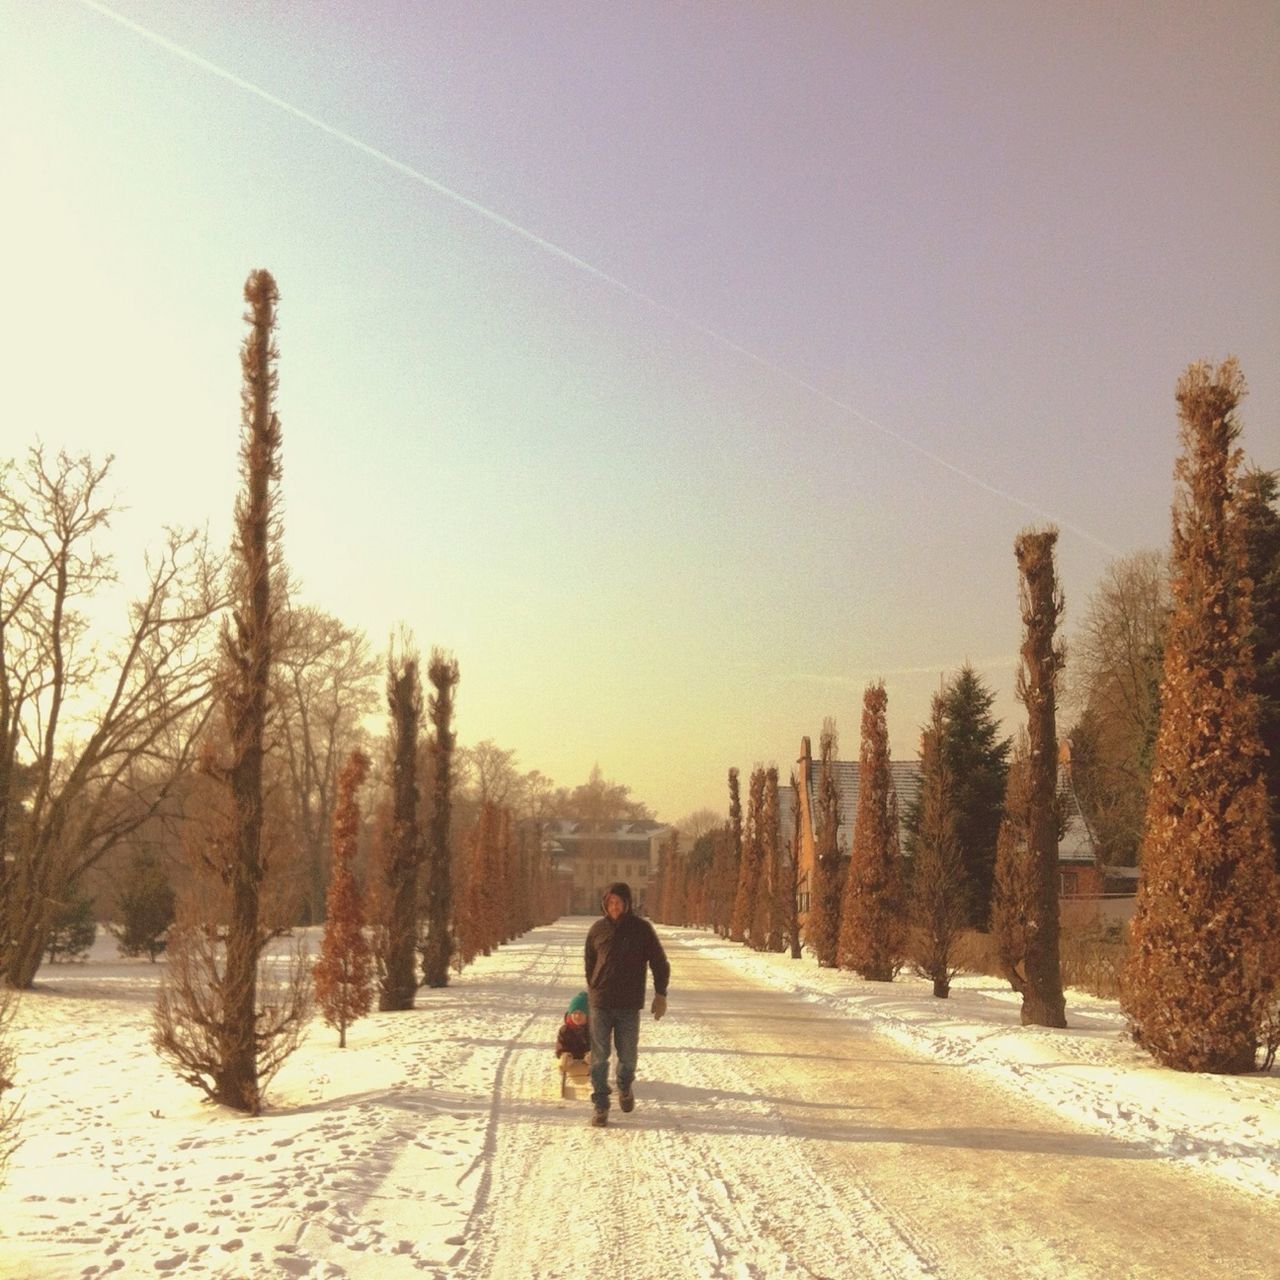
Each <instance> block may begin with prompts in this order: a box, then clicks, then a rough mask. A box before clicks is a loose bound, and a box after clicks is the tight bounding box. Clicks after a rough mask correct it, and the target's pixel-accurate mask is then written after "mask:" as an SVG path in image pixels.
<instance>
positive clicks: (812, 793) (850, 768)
mask: <svg viewBox="0 0 1280 1280" xmlns="http://www.w3.org/2000/svg"><path fill="white" fill-rule="evenodd" d="M831 771H832V774H833V776H834V777H835V780H836V791H837V792H838V793H839V796H840V830H839V833H838V836H837V839H838V841H839V844H840V850H841V852H842V853H848V852H849V850H850V849H852V848H853V824H854V819H855V818H856V817H857V813H858V796H859V794H860V790H861V786H860V780H861V772H862V766H861V765H860V763H859V762H858V761H857V760H833V761H832V762H831ZM821 778H822V765H821V763H820V762H819V761H817V760H815V761H814V762H813V767H812V768H811V769H810V770H809V811H810V812H811V813H812V814H814V816H815V819H816V816H817V813H818V801H819V795H818V786H819V783H820V781H821ZM889 779H890V781H891V782H892V783H893V789H894V791H895V792H896V794H897V797H898V836H899V838H900V839H902V840H904V841H905V838H906V827H905V825H904V824H905V822H906V817H907V813H908V812H909V810H910V808H911V805H912V804H913V803H914V802H915V799H916V797H917V796H918V795H919V794H920V762H919V761H918V760H890V761H889ZM784 830H786V828H784Z"/></svg>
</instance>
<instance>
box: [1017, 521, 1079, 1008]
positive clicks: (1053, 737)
mask: <svg viewBox="0 0 1280 1280" xmlns="http://www.w3.org/2000/svg"><path fill="white" fill-rule="evenodd" d="M1057 541H1058V531H1057V530H1056V529H1041V530H1035V529H1027V530H1024V531H1023V532H1022V533H1020V534H1019V535H1018V538H1017V540H1016V541H1015V543H1014V555H1015V556H1016V558H1017V561H1018V569H1019V572H1020V573H1021V575H1022V577H1021V587H1020V592H1019V599H1020V601H1021V606H1022V624H1023V641H1022V650H1021V653H1022V664H1021V666H1020V667H1019V669H1018V697H1019V698H1020V699H1021V700H1022V704H1023V706H1025V707H1026V709H1027V753H1028V754H1027V787H1028V806H1027V847H1028V850H1029V856H1030V859H1031V869H1032V874H1033V876H1034V877H1035V881H1034V883H1035V901H1034V905H1033V907H1032V912H1031V915H1030V917H1029V918H1028V921H1027V945H1026V986H1025V987H1024V989H1023V992H1022V1023H1023V1025H1024V1026H1027V1025H1031V1026H1037V1027H1065V1026H1066V1025H1067V1013H1066V1001H1065V999H1064V997H1063V994H1062V964H1061V960H1060V958H1059V952H1058V946H1059V922H1058V822H1059V818H1058V731H1057V684H1058V672H1059V671H1061V670H1062V664H1063V654H1062V647H1061V645H1059V644H1058V643H1057V641H1056V639H1055V636H1056V634H1057V628H1058V619H1059V618H1060V617H1061V616H1062V609H1063V600H1062V591H1061V589H1060V588H1059V586H1058V577H1057V572H1056V570H1055V569H1054V563H1053V549H1054V546H1055V545H1056V544H1057Z"/></svg>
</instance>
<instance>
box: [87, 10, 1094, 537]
mask: <svg viewBox="0 0 1280 1280" xmlns="http://www.w3.org/2000/svg"><path fill="white" fill-rule="evenodd" d="M79 3H80V4H81V5H82V6H83V7H84V8H86V9H92V10H93V11H94V12H95V13H99V14H101V15H102V16H103V17H104V18H110V19H111V20H112V21H113V22H116V23H119V24H120V26H122V27H127V28H128V29H129V30H130V31H132V32H134V33H135V34H137V35H139V36H141V37H142V38H143V39H144V40H149V41H150V42H151V43H152V44H154V45H158V46H159V47H160V48H161V49H164V50H165V51H166V52H167V53H171V54H173V55H174V56H175V57H177V58H181V59H183V61H185V62H189V63H191V64H192V65H193V66H196V67H199V68H200V70H201V71H206V72H208V73H209V75H211V76H217V77H218V78H219V79H220V80H225V81H227V83H228V84H232V85H234V86H235V87H236V88H237V89H242V90H243V91H244V92H245V93H251V94H253V95H254V97H257V98H261V99H262V101H263V102H266V103H269V104H270V105H271V106H273V107H275V108H276V109H277V110H279V111H283V112H285V113H286V114H288V115H291V116H293V117H295V118H296V119H298V120H301V121H303V123H305V124H309V125H310V126H311V127H312V128H313V129H318V130H319V131H320V132H321V133H326V134H328V135H329V136H330V137H331V138H336V139H337V140H338V141H339V142H343V143H345V144H346V145H347V146H349V147H352V148H353V149H354V150H356V151H360V152H363V154H365V155H366V156H368V157H369V158H370V159H372V160H377V161H378V162H379V163H381V164H385V165H387V166H388V168H391V169H394V170H395V171H396V172H397V173H401V174H403V175H404V176H405V177H406V178H411V179H412V180H413V181H414V182H417V183H420V184H421V185H422V186H424V187H427V188H429V189H430V190H431V191H434V192H435V193H436V194H437V195H441V196H444V197H445V199H447V200H452V201H453V202H454V203H455V204H460V205H462V206H463V208H465V209H469V210H470V211H471V212H472V213H474V214H477V215H478V216H479V217H481V218H484V219H486V220H487V221H489V222H492V223H494V224H495V225H496V226H499V227H502V228H503V229H504V230H505V231H510V232H511V234H512V235H516V236H519V237H520V238H521V239H523V240H527V241H528V242H529V243H530V244H534V245H537V247H538V248H539V249H543V250H545V251H546V252H547V253H549V254H551V255H552V256H553V257H556V258H559V259H560V260H561V261H562V262H567V263H568V264H569V265H570V266H572V267H576V268H577V269H578V270H579V271H583V272H585V273H586V274H587V275H589V276H592V277H594V278H595V279H596V280H599V281H601V282H602V283H603V284H607V285H608V286H609V287H610V288H613V289H617V290H618V291H619V292H621V293H625V294H626V295H627V296H628V297H631V298H634V299H635V300H636V301H637V302H641V303H643V304H644V305H645V306H647V307H651V308H653V310H655V311H660V312H662V313H663V314H664V315H667V316H670V317H671V318H672V319H673V320H677V321H679V323H680V324H682V325H684V326H686V327H687V328H689V329H692V330H694V331H695V332H697V333H700V334H702V335H703V336H704V337H706V338H709V339H711V341H712V342H714V343H716V344H717V345H718V346H720V347H723V348H724V349H725V350H727V351H732V352H734V353H735V354H736V355H739V356H741V357H742V358H743V359H744V360H749V361H750V362H751V363H752V364H755V365H758V366H760V368H762V369H767V370H768V371H769V372H770V373H772V374H774V375H775V376H776V377H779V378H781V379H783V380H784V381H786V382H789V383H791V384H792V385H793V386H796V387H801V388H802V389H803V390H805V391H807V392H809V393H810V394H811V395H813V396H816V397H817V398H818V399H819V400H824V401H826V403H827V404H829V405H831V406H833V407H834V408H836V409H839V410H840V411H841V412H842V413H846V414H848V415H849V416H850V417H852V418H856V419H857V420H858V421H859V422H862V423H864V424H865V425H866V426H868V427H870V428H872V430H874V431H878V432H879V433H880V434H881V435H883V436H888V437H889V439H891V440H896V441H897V442H898V444H900V445H902V447H903V448H905V449H909V450H911V452H912V453H915V454H918V455H919V456H920V457H922V458H926V459H928V461H930V462H932V463H933V464H934V465H935V466H938V467H941V468H942V469H943V470H945V471H950V472H951V474H952V475H954V476H958V477H959V478H960V479H961V480H965V481H967V482H968V483H969V484H972V485H974V486H976V487H977V488H979V489H982V490H984V491H985V492H986V493H989V494H991V495H992V497H995V498H999V499H1001V501H1003V502H1007V503H1010V504H1011V505H1012V506H1015V507H1021V508H1022V509H1023V510H1024V511H1028V512H1030V513H1031V514H1032V515H1034V516H1037V517H1038V518H1040V519H1042V520H1048V521H1052V522H1053V523H1055V524H1057V525H1059V526H1060V527H1061V528H1063V529H1067V530H1070V532H1072V533H1074V534H1075V535H1076V536H1077V537H1079V538H1083V539H1084V540H1085V541H1086V542H1091V543H1093V545H1094V546H1096V547H1100V548H1101V549H1102V550H1103V551H1105V552H1106V553H1107V554H1108V555H1112V556H1115V555H1119V552H1118V551H1117V550H1116V549H1115V548H1114V547H1111V546H1108V544H1107V543H1105V542H1103V541H1102V539H1101V538H1099V537H1097V535H1095V534H1092V533H1090V532H1089V531H1088V530H1087V529H1082V528H1081V527H1080V526H1079V525H1075V524H1072V523H1071V522H1070V521H1068V520H1063V519H1060V518H1059V517H1057V516H1054V515H1053V514H1052V513H1050V512H1048V511H1045V510H1043V509H1042V508H1040V507H1037V506H1035V505H1034V504H1032V503H1030V502H1027V501H1025V500H1024V499H1022V498H1019V497H1016V496H1015V495H1014V494H1012V493H1008V492H1006V491H1005V490H1004V489H1000V488H997V487H996V486H995V485H993V484H989V483H988V482H987V481H986V480H983V479H982V478H981V477H980V476H976V475H974V474H973V472H972V471H966V470H965V469H964V468H963V467H958V466H956V464H955V463H954V462H948V461H947V459H946V458H944V457H942V456H941V455H939V454H936V453H934V452H933V451H932V450H930V449H926V448H925V447H924V446H923V445H921V444H918V443H917V442H916V441H914V440H912V439H911V437H910V436H905V435H903V434H902V432H900V431H895V430H894V429H893V428H892V427H887V426H885V424H884V423H882V422H877V421H876V420H875V419H874V418H871V417H869V416H868V415H867V414H865V413H863V412H862V411H861V410H860V409H858V408H855V407H854V406H853V405H851V404H849V403H848V402H847V401H844V400H841V399H840V398H839V397H838V396H833V395H832V394H831V393H830V392H829V391H824V390H823V389H822V388H821V387H819V386H818V385H817V384H816V383H812V382H810V381H808V380H807V379H806V378H802V377H801V376H800V375H799V374H796V373H793V372H792V371H791V370H790V369H787V368H785V367H784V366H782V365H779V364H775V363H774V362H773V361H772V360H769V359H768V358H766V357H765V356H762V355H758V354H757V353H756V352H754V351H751V350H749V349H748V348H747V347H744V346H740V345H739V344H738V343H736V342H734V341H733V339H732V338H727V337H725V335H724V334H723V333H720V332H718V331H717V330H715V329H712V328H709V327H708V326H707V325H705V324H702V323H701V322H700V321H698V320H694V319H692V318H691V317H689V316H687V315H684V314H683V313H682V312H679V311H677V310H675V308H674V307H670V306H668V305H667V304H666V303H665V302H662V301H660V300H659V299H657V298H653V297H650V296H649V295H648V294H646V293H642V292H641V291H640V290H639V289H636V288H633V287H632V286H631V285H629V284H627V283H626V281H625V280H619V279H618V278H617V277H616V276H611V275H610V274H609V273H608V272H607V271H601V270H600V268H599V267H595V266H592V265H591V263H589V262H586V261H585V260H584V259H582V258H579V257H578V256H577V255H576V254H572V253H570V252H569V251H568V250H567V249H562V248H561V247H560V246H559V245H558V244H554V243H553V242H552V241H550V240H544V239H543V238H542V236H540V235H538V234H536V233H535V232H533V231H530V230H529V229H528V228H527V227H522V226H520V224H519V223H517V222H512V221H511V219H510V218H504V217H503V216H502V215H501V214H500V213H495V212H494V210H492V209H489V208H486V207H485V206H484V205H482V204H479V203H477V202H476V201H475V200H471V199H469V198H468V197H467V196H464V195H463V194H462V193H461V192H458V191H454V190H453V188H452V187H446V186H445V185H444V183H442V182H437V181H436V180H435V179H434V178H431V177H428V175H427V174H425V173H423V172H422V171H421V170H419V169H415V168H414V167H413V166H412V165H408V164H405V163H404V161H403V160H397V159H396V158H395V156H391V155H388V154H387V153H386V152H385V151H379V150H378V148H377V147H372V146H370V145H369V144H368V143H367V142H362V141H361V140H360V139H359V138H357V137H354V136H353V135H352V134H349V133H346V132H345V131H344V130H342V129H339V128H336V127H335V126H334V125H331V124H329V123H327V122H326V121H324V120H321V119H320V118H319V117H318V116H313V115H311V114H310V112H307V111H303V110H302V109H301V108H300V107H295V106H294V105H293V104H292V103H291V102H286V101H285V100H284V99H283V98H278V97H276V95H275V94H274V93H269V92H268V91H267V90H266V89H263V88H261V87H260V86H259V85H256V84H253V83H252V82H251V81H249V80H244V79H242V78H241V77H240V76H238V75H236V74H235V72H233V71H228V70H227V69H226V68H225V67H220V66H218V64H217V63H215V62H210V61H209V60H208V59H207V58H202V57H201V56H200V55H199V54H198V53H194V52H193V51H192V50H190V49H187V48H184V47H183V46H182V45H180V44H176V43H175V42H174V41H172V40H169V39H166V38H165V37H164V36H162V35H160V34H159V33H158V32H156V31H152V30H151V29H150V28H149V27H144V26H143V25H142V24H141V23H138V22H134V21H133V19H132V18H126V17H125V16H124V14H121V13H117V12H116V11H115V10H114V9H111V8H109V7H108V6H107V5H105V4H100V3H99V2H98V0H79Z"/></svg>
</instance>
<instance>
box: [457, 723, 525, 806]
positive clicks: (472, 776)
mask: <svg viewBox="0 0 1280 1280" xmlns="http://www.w3.org/2000/svg"><path fill="white" fill-rule="evenodd" d="M458 755H459V757H460V759H461V762H462V768H463V772H464V774H465V776H466V778H467V780H468V782H469V783H470V784H471V787H472V788H473V790H474V792H475V795H476V799H477V800H478V801H479V802H480V803H481V804H484V803H485V802H486V801H492V802H493V803H494V804H497V805H511V804H515V803H516V802H517V801H518V800H519V799H520V793H521V790H522V786H523V778H522V777H521V775H520V771H519V770H518V769H517V768H516V753H515V751H514V750H513V749H511V748H509V747H500V746H498V744H497V743H496V742H494V740H493V739H492V738H486V739H485V740H484V741H483V742H477V743H476V744H475V746H473V747H464V748H462V750H460V751H459V752H458Z"/></svg>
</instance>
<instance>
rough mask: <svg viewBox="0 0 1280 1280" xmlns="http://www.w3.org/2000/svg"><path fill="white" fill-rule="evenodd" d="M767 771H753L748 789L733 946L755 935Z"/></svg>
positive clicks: (753, 941) (731, 933) (754, 940)
mask: <svg viewBox="0 0 1280 1280" xmlns="http://www.w3.org/2000/svg"><path fill="white" fill-rule="evenodd" d="M763 808H764V769H763V768H762V767H761V766H759V765H757V766H756V767H755V768H754V769H753V770H752V771H751V782H750V784H749V785H748V788H747V821H746V829H745V831H744V833H743V842H742V865H741V866H740V867H739V868H738V889H737V893H736V894H735V896H734V899H733V919H732V921H731V923H730V926H729V937H730V939H731V940H732V941H733V942H746V941H747V940H748V938H749V937H750V935H751V926H752V922H753V920H754V917H755V908H756V893H757V891H758V888H759V884H760V867H761V863H762V862H763V860H764V830H763V826H762V811H763ZM751 945H752V946H753V947H754V948H755V949H756V950H759V949H760V944H759V940H758V939H757V938H751Z"/></svg>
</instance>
